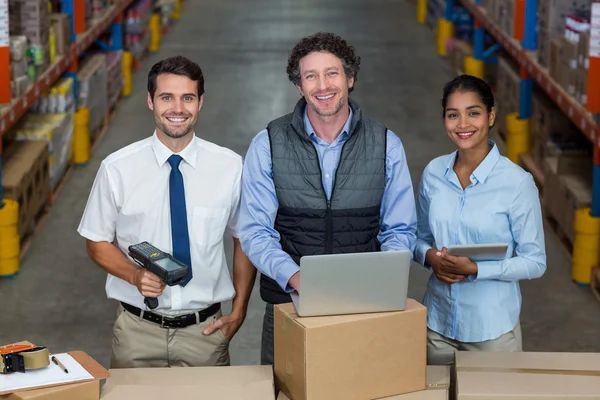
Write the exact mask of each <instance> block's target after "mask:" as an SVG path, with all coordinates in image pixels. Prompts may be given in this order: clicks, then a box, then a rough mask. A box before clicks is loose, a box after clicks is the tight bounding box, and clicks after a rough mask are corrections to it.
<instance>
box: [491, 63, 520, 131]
mask: <svg viewBox="0 0 600 400" xmlns="http://www.w3.org/2000/svg"><path fill="white" fill-rule="evenodd" d="M520 91H521V78H520V74H519V66H518V64H517V63H516V62H515V61H514V60H513V59H511V58H508V57H499V59H498V82H497V85H496V93H495V100H496V124H495V125H496V129H498V130H499V131H500V133H501V136H505V135H506V116H507V115H508V114H510V113H513V112H516V111H518V110H519V98H520V95H519V94H520Z"/></svg>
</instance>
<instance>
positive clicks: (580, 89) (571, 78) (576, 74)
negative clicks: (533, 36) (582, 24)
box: [549, 27, 590, 105]
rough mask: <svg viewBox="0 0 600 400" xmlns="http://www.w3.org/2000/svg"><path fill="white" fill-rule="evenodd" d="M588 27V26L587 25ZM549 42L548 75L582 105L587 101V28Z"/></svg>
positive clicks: (588, 35) (588, 36)
mask: <svg viewBox="0 0 600 400" xmlns="http://www.w3.org/2000/svg"><path fill="white" fill-rule="evenodd" d="M588 28H589V27H588ZM570 32H571V34H570V35H569V36H568V37H566V36H563V37H560V38H556V39H552V41H551V42H550V66H549V72H550V76H551V77H552V78H553V79H554V80H555V81H556V82H557V83H558V84H559V85H560V86H562V87H563V89H565V91H566V92H567V94H569V95H570V96H573V97H574V98H575V99H576V100H577V101H579V102H580V103H581V104H582V105H585V104H586V103H587V74H588V66H589V54H588V49H589V44H590V42H589V40H590V34H589V29H588V30H587V31H581V32H575V31H570Z"/></svg>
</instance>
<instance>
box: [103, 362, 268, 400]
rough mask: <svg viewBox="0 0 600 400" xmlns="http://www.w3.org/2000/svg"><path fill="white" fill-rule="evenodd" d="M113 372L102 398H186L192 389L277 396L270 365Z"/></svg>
mask: <svg viewBox="0 0 600 400" xmlns="http://www.w3.org/2000/svg"><path fill="white" fill-rule="evenodd" d="M110 373H111V378H110V379H108V380H107V381H106V384H105V386H104V389H103V395H102V399H105V398H106V399H132V400H133V399H164V398H186V396H185V394H187V397H189V395H190V394H191V393H194V394H196V395H197V394H198V393H202V394H203V396H201V397H205V396H204V395H206V397H207V398H217V397H218V398H223V399H225V398H232V399H233V398H240V395H242V394H243V396H242V397H243V398H250V399H254V398H256V399H259V398H263V399H269V398H273V397H274V396H275V395H274V389H273V370H272V367H270V366H239V367H238V366H236V367H194V368H131V369H129V368H123V369H113V370H111V371H110ZM211 392H212V394H213V395H210V393H211ZM176 393H181V394H182V395H181V396H180V395H177V394H176ZM217 394H218V396H217ZM251 396H254V397H251ZM259 396H262V397H259ZM269 396H270V397H269Z"/></svg>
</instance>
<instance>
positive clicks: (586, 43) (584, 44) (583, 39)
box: [577, 32, 590, 70]
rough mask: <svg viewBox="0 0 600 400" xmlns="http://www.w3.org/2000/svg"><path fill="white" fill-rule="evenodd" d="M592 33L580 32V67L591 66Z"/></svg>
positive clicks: (578, 50) (578, 60) (586, 67)
mask: <svg viewBox="0 0 600 400" xmlns="http://www.w3.org/2000/svg"><path fill="white" fill-rule="evenodd" d="M589 51H590V33H589V32H581V33H580V34H579V44H578V49H577V54H578V55H577V64H578V65H579V67H581V68H583V69H584V70H587V69H588V68H589V67H590V58H589V57H590V54H589Z"/></svg>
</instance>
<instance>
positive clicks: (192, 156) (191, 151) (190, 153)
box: [152, 131, 198, 168]
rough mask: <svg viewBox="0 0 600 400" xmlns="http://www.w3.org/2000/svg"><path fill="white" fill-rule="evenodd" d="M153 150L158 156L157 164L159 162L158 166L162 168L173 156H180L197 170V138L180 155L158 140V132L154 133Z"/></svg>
mask: <svg viewBox="0 0 600 400" xmlns="http://www.w3.org/2000/svg"><path fill="white" fill-rule="evenodd" d="M152 150H153V151H154V155H155V156H156V162H158V165H159V166H161V167H162V166H163V164H164V163H166V162H167V160H168V159H169V157H171V156H172V155H173V154H179V155H180V156H181V158H182V159H183V161H185V162H186V163H188V164H189V165H191V167H192V168H196V160H197V158H198V157H197V155H198V141H197V140H196V136H194V137H193V138H192V141H191V142H190V143H189V144H188V145H187V146H186V147H185V148H184V149H183V150H181V151H180V152H179V153H173V151H171V149H169V148H168V147H167V146H165V145H164V144H163V143H162V142H161V141H160V140H159V139H158V136H157V134H156V131H154V135H152Z"/></svg>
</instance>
